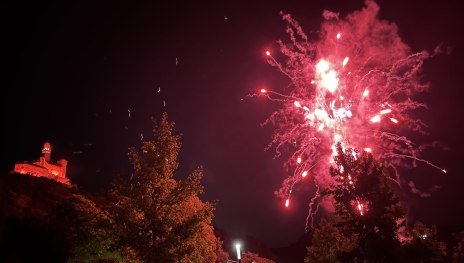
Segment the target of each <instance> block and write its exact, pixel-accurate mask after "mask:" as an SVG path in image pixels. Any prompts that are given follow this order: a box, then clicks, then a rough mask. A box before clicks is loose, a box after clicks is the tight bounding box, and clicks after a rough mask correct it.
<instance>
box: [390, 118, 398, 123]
mask: <svg viewBox="0 0 464 263" xmlns="http://www.w3.org/2000/svg"><path fill="white" fill-rule="evenodd" d="M390 120H391V121H392V122H393V123H398V120H397V119H395V118H390Z"/></svg>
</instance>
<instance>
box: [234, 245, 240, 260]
mask: <svg viewBox="0 0 464 263" xmlns="http://www.w3.org/2000/svg"><path fill="white" fill-rule="evenodd" d="M240 246H241V245H240V244H239V243H237V244H235V248H236V249H237V259H238V260H240V259H242V255H240Z"/></svg>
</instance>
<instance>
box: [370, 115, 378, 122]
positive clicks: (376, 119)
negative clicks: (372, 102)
mask: <svg viewBox="0 0 464 263" xmlns="http://www.w3.org/2000/svg"><path fill="white" fill-rule="evenodd" d="M371 122H373V123H376V122H380V116H379V115H375V116H374V117H372V119H371Z"/></svg>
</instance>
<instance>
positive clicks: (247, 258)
mask: <svg viewBox="0 0 464 263" xmlns="http://www.w3.org/2000/svg"><path fill="white" fill-rule="evenodd" d="M242 263H274V261H273V260H270V259H267V258H262V257H260V256H259V255H258V254H255V253H251V252H244V253H243V254H242Z"/></svg>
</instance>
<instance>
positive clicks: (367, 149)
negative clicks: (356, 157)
mask: <svg viewBox="0 0 464 263" xmlns="http://www.w3.org/2000/svg"><path fill="white" fill-rule="evenodd" d="M364 151H366V152H368V153H370V152H372V149H371V148H369V147H367V148H364Z"/></svg>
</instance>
